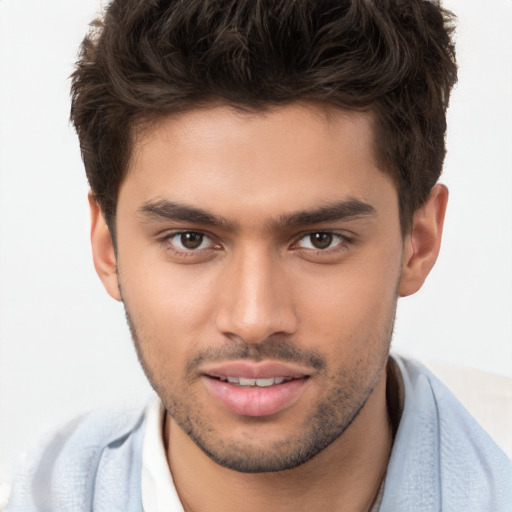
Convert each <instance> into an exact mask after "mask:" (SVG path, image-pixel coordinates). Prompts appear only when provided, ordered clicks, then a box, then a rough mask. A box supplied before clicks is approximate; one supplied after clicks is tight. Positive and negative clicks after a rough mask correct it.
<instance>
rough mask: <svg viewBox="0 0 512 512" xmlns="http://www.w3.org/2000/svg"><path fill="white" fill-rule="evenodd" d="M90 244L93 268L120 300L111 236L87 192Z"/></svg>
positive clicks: (96, 205)
mask: <svg viewBox="0 0 512 512" xmlns="http://www.w3.org/2000/svg"><path fill="white" fill-rule="evenodd" d="M89 208H90V211H91V246H92V256H93V260H94V268H95V269H96V273H97V274H98V276H99V278H100V279H101V282H102V283H103V286H104V287H105V289H106V290H107V292H108V293H109V295H110V296H111V297H113V298H114V299H116V300H119V301H120V300H121V293H120V290H119V283H118V279H117V261H116V254H115V251H114V244H113V242H112V236H111V235H110V231H109V229H108V226H107V223H106V222H105V218H104V216H103V213H102V211H101V208H100V206H99V204H98V203H97V201H96V200H95V199H94V198H93V197H92V195H91V194H89Z"/></svg>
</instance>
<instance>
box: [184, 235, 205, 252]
mask: <svg viewBox="0 0 512 512" xmlns="http://www.w3.org/2000/svg"><path fill="white" fill-rule="evenodd" d="M203 239H204V235H203V234H202V233H195V232H194V231H187V232H186V233H181V234H180V242H181V245H182V246H183V247H184V248H185V249H198V248H199V247H201V244H202V243H203Z"/></svg>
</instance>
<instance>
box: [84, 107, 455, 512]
mask: <svg viewBox="0 0 512 512" xmlns="http://www.w3.org/2000/svg"><path fill="white" fill-rule="evenodd" d="M373 147H374V144H373V132H372V115H371V113H347V112H343V111H340V110H337V109H335V108H334V107H326V106H319V105H311V104H298V103H297V104H292V105H289V106H286V107H280V108H274V109H271V110H268V111H265V112H259V113H253V114H248V113H240V112H237V111H235V110H234V109H232V108H230V107H229V106H226V105H217V106H212V108H210V109H202V110H196V111H191V112H188V113H185V114H181V115H179V116H174V117H170V118H167V119H164V120H163V121H161V122H160V123H158V124H157V125H156V126H154V127H152V129H151V130H150V131H146V132H145V133H144V135H143V136H142V135H141V136H140V137H139V138H138V139H137V141H136V143H135V146H134V152H133V155H132V159H131V162H130V167H129V170H128V174H127V177H126V178H125V180H124V182H123V183H122V185H121V189H120V193H119V201H118V207H117V220H116V230H117V244H118V245H117V253H116V252H115V251H114V248H113V246H112V241H111V238H110V235H109V232H108V229H107V227H106V225H105V221H104V219H103V217H102V215H101V211H100V209H99V207H98V205H97V204H96V203H95V201H94V200H93V199H91V201H90V203H91V212H92V246H93V254H94V260H95V265H96V269H97V271H98V274H99V276H100V278H101V279H102V281H103V283H104V285H105V287H106V289H107V291H108V292H109V293H110V294H111V295H112V296H113V297H114V298H115V299H117V300H123V302H124V305H125V308H126V311H127V315H128V319H129V323H130V327H131V330H132V334H133V337H134V341H135V345H136V348H137V352H138V355H139V358H140V360H141V363H142V365H143V367H144V369H145V371H146V374H147V376H148V378H149V380H150V382H151V383H152V385H153V386H154V387H155V389H156V390H157V392H158V394H159V396H160V397H161V399H162V401H163V403H164V405H165V407H166V409H167V411H168V415H167V421H166V425H165V441H166V447H167V454H168V460H169V466H170V468H171V472H172V475H173V479H174V482H175V485H176V487H177V490H178V493H179V495H180V499H181V500H182V502H183V504H184V507H185V509H186V510H187V511H188V510H193V511H203V510H208V511H210V512H211V511H216V510H222V511H224V512H226V511H230V510H240V509H243V510H249V511H251V510H254V511H256V510H259V511H261V510H274V511H276V510H283V511H284V510H297V511H300V510H312V509H316V510H340V507H342V509H343V510H345V511H351V510H353V511H362V510H368V509H369V508H370V507H371V504H372V503H373V501H374V499H375V496H376V494H377V492H378V489H379V486H380V484H381V482H382V479H383V476H384V474H385V470H386V466H387V461H388V458H389V454H390V450H391V445H392V436H391V432H390V429H389V426H388V417H387V410H386V399H385V389H386V374H385V367H386V362H387V357H388V351H389V344H390V340H391V334H392V328H393V323H394V316H395V309H396V302H397V298H398V296H400V295H401V296H405V295H409V294H411V293H414V292H415V291H417V290H418V289H419V288H420V287H421V285H422V283H423V281H424V279H425V278H426V276H427V274H428V272H429V271H430V269H431V268H432V266H433V264H434V262H435V259H436V257H437V254H438V251H439V245H440V240H441V232H442V224H443V218H444V212H445V208H446V201H447V190H446V188H445V187H443V186H442V185H437V186H436V187H434V189H433V191H432V194H431V196H430V198H429V200H428V202H427V203H426V204H425V206H424V207H423V208H422V209H421V210H419V211H418V212H416V215H415V218H414V229H413V230H412V232H411V233H409V234H407V235H406V236H403V234H402V233H401V231H400V222H399V211H398V197H397V191H396V188H395V185H394V183H393V181H392V179H391V178H390V177H389V175H388V174H386V173H385V172H383V170H382V169H379V167H378V165H377V163H376V162H377V161H376V158H375V157H374V154H373ZM177 205H178V206H180V208H176V206H177ZM334 205H336V208H333V206H334ZM354 205H356V206H357V208H355V207H354ZM183 207H185V208H183ZM358 208H359V209H358ZM198 209H200V210H201V212H200V213H201V215H198V212H197V211H196V210H198ZM304 212H307V213H308V215H304ZM347 212H348V214H347ZM301 214H302V215H301ZM178 217H179V218H178ZM213 220H215V222H212V221H213ZM220 221H221V222H220ZM184 233H185V237H183V236H182V235H183V234H184ZM184 242H185V244H186V245H188V247H187V246H186V245H183V243H184ZM194 244H198V245H194ZM232 360H235V361H249V362H250V363H251V364H255V362H256V361H258V362H263V363H264V364H265V363H267V362H269V361H277V362H284V364H292V365H294V368H300V370H301V371H302V372H303V373H304V374H307V378H305V379H304V384H303V385H302V387H301V389H300V392H299V393H298V396H297V397H295V398H294V400H293V401H291V402H290V403H288V404H287V405H286V407H284V408H283V409H281V410H279V411H278V412H277V413H275V414H269V415H265V416H258V415H253V416H248V415H244V414H236V413H233V412H232V411H230V410H227V409H226V407H225V406H224V405H223V404H222V403H220V402H219V400H217V399H216V397H215V396H213V395H212V393H211V392H210V390H209V388H208V385H207V381H206V379H208V378H207V377H205V375H204V373H205V372H207V370H208V368H209V365H210V366H211V365H216V364H218V363H219V362H221V363H222V362H225V361H232ZM269 471H273V472H269ZM197 489H201V490H202V491H201V492H200V493H198V492H197ZM290 489H293V492H290Z"/></svg>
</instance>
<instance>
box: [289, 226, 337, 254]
mask: <svg viewBox="0 0 512 512" xmlns="http://www.w3.org/2000/svg"><path fill="white" fill-rule="evenodd" d="M346 243H347V239H346V238H345V237H344V236H343V235H340V234H339V233H332V232H330V231H316V232H313V233H308V234H307V235H304V236H303V237H302V238H301V239H300V240H299V241H298V243H297V245H298V246H299V247H300V248H301V249H309V250H315V251H325V250H326V249H335V248H336V247H344V246H345V245H346Z"/></svg>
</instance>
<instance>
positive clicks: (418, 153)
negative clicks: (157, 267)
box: [71, 0, 457, 232]
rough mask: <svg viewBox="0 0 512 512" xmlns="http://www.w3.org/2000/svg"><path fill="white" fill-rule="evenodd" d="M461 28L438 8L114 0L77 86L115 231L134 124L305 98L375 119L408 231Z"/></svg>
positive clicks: (344, 0)
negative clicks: (222, 105)
mask: <svg viewBox="0 0 512 512" xmlns="http://www.w3.org/2000/svg"><path fill="white" fill-rule="evenodd" d="M453 22H454V17H453V15H452V14H451V13H450V12H448V11H446V10H444V9H442V8H441V7H440V5H439V2H436V1H429V0H113V1H112V2H111V3H110V5H109V6H108V9H107V10H106V12H105V14H104V16H103V17H102V19H101V20H96V21H95V22H94V23H93V24H92V28H91V31H90V32H89V34H88V35H87V36H86V38H85V39H84V41H83V43H82V46H81V51H80V55H79V60H78V62H77V65H76V70H75V72H74V73H73V75H72V91H71V92H72V107H71V120H72V122H73V123H74V125H75V127H76V130H77V133H78V136H79V139H80V146H81V151H82V157H83V160H84V164H85V169H86V173H87V177H88V180H89V184H90V186H91V189H92V193H93V195H94V197H95V198H96V200H97V201H98V203H99V204H100V206H101V208H102V211H103V213H104V215H105V218H106V220H107V223H108V225H109V227H110V229H111V231H112V232H113V228H114V224H115V223H114V221H115V212H116V206H117V196H118V191H119V187H120V184H121V182H122V180H123V178H124V176H125V173H126V169H127V166H128V162H129V159H130V155H131V150H132V146H133V138H134V130H135V128H137V127H138V126H143V125H144V123H148V122H149V123H151V122H153V121H157V120H158V119H160V118H161V117H163V116H166V115H169V114H172V113H175V112H183V111H186V110H190V109H194V108H200V107H201V106H204V105H207V104H209V103H211V102H212V101H214V102H219V101H220V102H226V103H228V104H230V105H233V106H235V107H240V108H244V109H251V110H254V109H255V110H258V109H264V108H268V107H272V106H278V105H285V104H288V103H290V102H293V101H300V100H306V101H319V102H327V103H330V104H333V105H336V106H339V107H341V108H344V109H348V110H360V109H371V110H372V111H374V112H375V115H376V123H375V144H376V146H375V148H376V154H377V157H378V159H379V161H380V162H381V164H382V166H383V169H384V170H385V171H386V172H389V173H390V174H391V175H392V176H393V178H394V180H395V182H396V185H397V190H398V194H399V202H400V218H401V224H402V230H403V231H404V232H406V231H407V230H408V229H410V226H411V221H412V216H413V214H414V211H415V210H416V209H418V208H419V207H420V206H421V205H422V204H423V203H424V201H425V200H426V199H427V197H428V195H429V193H430V190H431V188H432V187H433V185H434V184H435V183H436V181H437V180H438V178H439V175H440V174H441V170H442V165H443V161H444V156H445V140H444V139H445V132H446V108H447V106H448V99H449V94H450V91H451V88H452V86H453V84H454V83H455V81H456V75H457V68H456V64H455V50H454V45H453V42H452V39H451V35H452V32H453Z"/></svg>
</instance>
